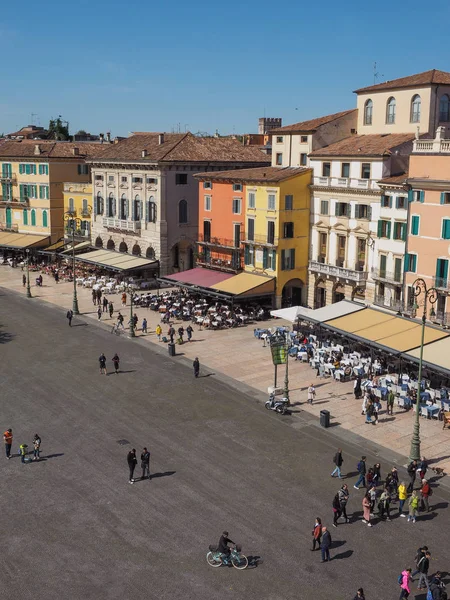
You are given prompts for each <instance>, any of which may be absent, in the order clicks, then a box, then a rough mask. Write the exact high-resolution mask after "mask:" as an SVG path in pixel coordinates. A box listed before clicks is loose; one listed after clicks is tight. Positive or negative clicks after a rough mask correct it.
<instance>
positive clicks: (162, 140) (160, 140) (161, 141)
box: [158, 133, 164, 145]
mask: <svg viewBox="0 0 450 600" xmlns="http://www.w3.org/2000/svg"><path fill="white" fill-rule="evenodd" d="M158 144H159V145H161V144H164V134H163V133H160V134H159V136H158Z"/></svg>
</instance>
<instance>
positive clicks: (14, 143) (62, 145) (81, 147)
mask: <svg viewBox="0 0 450 600" xmlns="http://www.w3.org/2000/svg"><path fill="white" fill-rule="evenodd" d="M36 146H39V150H40V153H39V154H35V151H36ZM102 147H103V148H106V146H103V145H102V144H94V143H89V142H56V141H51V140H5V141H4V142H3V144H1V145H0V157H3V158H6V157H8V158H36V159H37V158H44V159H49V158H74V159H80V158H82V159H85V158H88V157H90V156H92V155H93V154H94V152H95V154H97V153H101V152H102ZM74 148H78V154H74Z"/></svg>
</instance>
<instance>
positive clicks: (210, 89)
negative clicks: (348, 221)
mask: <svg viewBox="0 0 450 600" xmlns="http://www.w3.org/2000/svg"><path fill="white" fill-rule="evenodd" d="M449 23H450V2H449V1H448V0H435V2H433V3H432V4H428V3H426V2H423V1H422V0H420V1H419V0H408V2H407V1H406V0H390V2H380V1H379V2H372V3H367V2H362V1H361V0H344V1H341V2H336V1H335V0H321V1H318V0H311V1H308V2H305V1H304V0H284V2H280V3H277V2H268V1H267V0H228V1H226V2H217V1H214V0H212V1H211V0H209V1H206V0H193V1H191V2H186V1H185V0H183V1H180V0H173V1H172V2H167V0H166V2H155V1H152V2H137V1H136V0H127V1H126V2H117V1H116V0H112V1H106V0H90V1H87V0H78V1H77V2H67V1H66V2H61V1H56V0H44V1H43V2H41V3H36V2H35V1H34V2H31V1H30V0H22V2H21V3H20V4H16V3H15V2H8V3H4V4H3V5H2V10H1V12H0V51H1V55H2V61H1V65H2V66H1V69H0V73H1V82H2V85H1V92H0V133H1V132H5V133H7V132H10V131H15V130H16V129H18V128H19V127H21V126H23V125H26V124H28V123H30V122H31V118H32V117H31V114H32V113H35V114H36V115H37V116H35V117H34V123H35V124H40V125H43V126H47V124H48V120H49V118H50V117H56V116H58V115H62V116H63V117H64V118H65V119H67V120H68V121H69V122H70V129H71V132H72V133H73V132H75V131H77V130H78V129H86V130H87V131H90V132H91V133H98V132H100V131H102V132H105V131H107V130H110V131H111V132H112V135H113V136H114V135H127V134H128V133H129V132H130V131H172V130H173V129H175V130H176V129H177V128H178V126H179V127H180V129H181V131H184V130H185V129H188V130H190V131H193V132H197V131H204V132H209V133H214V131H215V130H216V129H218V130H219V132H220V133H222V134H226V133H233V132H236V133H243V132H256V131H257V122H258V117H262V116H264V114H265V115H266V116H268V117H282V118H283V124H285V125H287V124H289V123H294V122H298V121H302V120H304V119H309V118H313V117H317V116H320V115H323V114H329V113H333V112H337V111H340V110H345V109H348V108H353V107H354V106H355V96H354V94H352V90H354V89H357V88H358V87H361V86H365V85H371V84H372V83H373V63H374V62H375V61H376V62H377V65H378V66H377V70H378V72H379V74H380V79H379V81H383V80H385V79H394V78H396V77H403V76H406V75H411V74H413V73H418V72H421V71H426V70H428V69H433V68H436V69H441V70H444V71H450V54H449V51H448V39H449V34H448V31H449ZM381 75H384V77H381Z"/></svg>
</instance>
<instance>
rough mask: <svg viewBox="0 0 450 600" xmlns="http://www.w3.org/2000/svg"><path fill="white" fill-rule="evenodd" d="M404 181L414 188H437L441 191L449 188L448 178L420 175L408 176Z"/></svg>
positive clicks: (449, 181)
mask: <svg viewBox="0 0 450 600" xmlns="http://www.w3.org/2000/svg"><path fill="white" fill-rule="evenodd" d="M406 183H407V184H408V185H409V186H411V187H412V188H414V189H415V190H437V191H443V192H444V191H449V190H450V180H449V179H426V178H422V177H409V178H408V179H407V180H406Z"/></svg>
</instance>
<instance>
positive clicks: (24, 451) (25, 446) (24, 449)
mask: <svg viewBox="0 0 450 600" xmlns="http://www.w3.org/2000/svg"><path fill="white" fill-rule="evenodd" d="M19 453H20V462H21V463H22V464H23V463H25V462H29V460H28V461H25V457H26V455H27V454H28V444H20V446H19Z"/></svg>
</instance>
